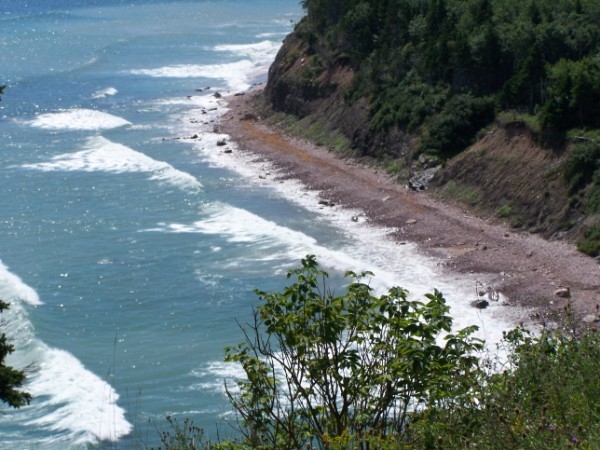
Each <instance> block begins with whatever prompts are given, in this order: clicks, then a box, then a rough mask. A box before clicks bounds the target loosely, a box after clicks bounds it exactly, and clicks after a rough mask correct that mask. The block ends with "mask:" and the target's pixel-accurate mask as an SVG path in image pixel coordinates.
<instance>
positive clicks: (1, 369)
mask: <svg viewBox="0 0 600 450" xmlns="http://www.w3.org/2000/svg"><path fill="white" fill-rule="evenodd" d="M0 92H1V91H0ZM9 306H10V305H9V304H8V303H6V302H4V301H2V300H0V313H2V312H3V311H4V310H6V309H8V307H9ZM14 350H15V348H14V346H13V345H12V344H10V342H9V340H8V337H7V336H6V333H2V334H1V335H0V400H2V401H3V402H5V403H8V404H9V405H10V406H12V407H13V408H19V407H21V406H23V405H26V404H27V405H28V404H29V402H30V400H31V394H29V393H27V392H23V391H22V390H20V388H21V386H23V383H24V382H25V372H24V371H22V370H16V369H14V368H13V367H11V366H8V365H6V357H7V356H8V355H10V354H11V353H12V352H14Z"/></svg>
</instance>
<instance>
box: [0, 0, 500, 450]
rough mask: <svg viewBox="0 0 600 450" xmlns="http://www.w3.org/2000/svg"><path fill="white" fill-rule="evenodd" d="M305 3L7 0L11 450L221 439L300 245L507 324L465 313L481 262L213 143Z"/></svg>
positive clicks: (1, 215)
mask: <svg viewBox="0 0 600 450" xmlns="http://www.w3.org/2000/svg"><path fill="white" fill-rule="evenodd" d="M301 15H302V10H301V8H300V6H299V5H298V2H297V0H289V1H288V0H237V1H193V2H192V1H188V2H182V1H175V0H172V1H166V0H165V1H150V0H147V1H143V0H127V1H125V0H123V1H118V0H112V1H110V0H94V1H91V0H85V1H84V0H80V1H74V0H60V1H58V0H37V1H24V0H8V1H7V0H3V1H2V3H1V4H0V47H1V51H0V68H1V70H0V82H1V83H3V84H6V85H7V88H6V91H5V93H4V96H3V99H2V102H1V103H0V133H1V141H0V142H1V144H0V187H1V189H2V191H1V192H2V194H1V195H0V262H1V263H0V298H4V299H6V300H8V301H10V302H11V304H12V306H11V309H10V311H9V312H8V313H7V314H6V317H5V320H7V324H6V330H7V333H8V334H9V335H10V336H11V337H12V338H14V343H15V346H16V347H17V352H16V353H15V354H14V355H13V357H11V360H10V363H12V364H14V365H16V366H18V367H24V366H25V365H27V364H32V368H31V372H30V375H29V378H30V382H29V384H28V386H27V389H28V390H29V391H30V392H31V393H32V394H33V395H34V400H33V402H32V404H31V406H28V407H24V408H21V409H20V410H17V411H9V410H8V408H4V409H5V410H6V411H3V413H5V414H4V415H3V416H2V421H1V422H0V448H2V449H4V448H7V449H27V448H32V449H33V448H36V449H38V448H44V449H70V448H73V449H75V448H77V449H78V448H88V447H89V446H91V447H94V448H96V447H98V448H124V449H129V448H145V447H144V446H151V445H156V444H157V441H156V429H157V428H159V429H160V428H162V427H164V425H165V424H164V420H163V419H164V416H165V415H166V414H172V415H175V416H178V417H181V418H183V417H191V418H192V419H193V420H194V422H195V423H196V424H198V425H200V426H202V427H204V428H205V429H206V432H207V434H208V435H210V436H212V437H213V438H214V437H215V436H216V434H217V428H219V433H220V435H221V436H228V435H230V434H231V433H232V431H231V429H230V428H229V427H228V426H227V425H225V426H223V425H218V424H222V423H223V422H224V421H226V420H227V419H228V418H229V419H230V418H231V414H230V410H229V407H228V403H227V401H226V399H225V396H224V390H223V383H224V380H226V379H231V377H233V376H236V375H239V370H238V369H237V367H236V366H233V365H228V364H225V363H223V362H222V361H223V347H225V346H226V345H233V344H236V343H237V342H239V341H240V340H241V333H240V331H239V330H238V327H237V324H236V320H239V321H242V322H243V321H244V320H245V318H247V317H249V316H250V313H251V307H252V305H253V304H255V301H256V298H255V295H254V294H253V290H254V289H255V288H260V289H262V290H274V289H279V288H281V287H282V286H283V285H284V284H285V277H284V274H285V272H286V271H287V270H288V269H290V268H292V267H294V266H295V265H296V264H297V263H298V261H299V259H300V258H302V257H303V256H304V255H306V254H308V253H311V254H316V255H317V257H318V258H319V260H320V261H321V262H322V263H323V264H324V266H325V269H326V270H328V271H330V272H331V273H332V274H333V275H334V276H333V282H334V283H336V280H337V282H339V281H340V276H339V275H336V274H340V273H343V271H345V270H346V269H353V270H360V269H370V270H372V271H373V272H375V273H376V275H377V276H378V277H377V279H376V281H374V283H375V284H376V286H377V287H378V288H380V289H384V288H387V287H390V286H391V285H401V286H404V287H407V288H408V289H410V290H411V292H414V293H415V294H416V295H419V294H420V293H422V292H425V291H430V290H432V289H433V288H434V287H435V288H438V289H440V290H442V291H443V292H444V293H445V294H446V296H447V297H448V298H449V300H450V301H451V302H453V312H454V315H455V316H457V317H458V318H459V322H460V323H461V325H467V324H471V323H477V324H479V325H482V324H483V325H484V328H485V333H487V334H485V333H484V335H485V336H488V335H490V336H493V335H494V333H495V332H496V331H497V330H499V329H501V328H502V326H503V324H504V322H502V321H501V320H500V319H498V318H495V319H494V320H489V321H487V322H485V323H483V322H484V319H485V318H484V317H481V316H473V315H469V314H471V313H470V312H469V311H470V310H469V309H468V306H465V305H467V304H468V301H469V296H470V295H472V292H473V289H474V286H475V275H474V276H473V277H471V278H469V277H467V278H465V277H458V276H451V275H444V274H442V273H441V272H440V270H439V269H438V268H437V266H436V264H435V261H432V260H430V259H428V258H425V257H422V256H419V255H418V254H416V253H415V251H414V247H413V246H412V245H403V246H399V245H394V244H392V243H391V242H390V241H388V240H387V238H386V234H387V232H388V231H389V230H379V229H372V228H369V227H368V226H367V224H365V223H363V222H361V221H359V222H354V221H352V220H350V217H351V216H352V215H353V214H355V213H356V212H344V211H341V210H340V209H338V208H333V209H331V208H327V209H319V207H318V203H317V201H316V198H315V195H316V194H315V193H313V192H310V191H307V190H305V189H304V188H303V187H302V186H300V185H297V184H294V183H293V182H286V183H279V182H278V181H276V180H274V179H273V176H272V174H271V175H269V174H270V173H271V172H272V169H271V168H270V167H269V166H268V164H267V163H257V162H253V158H252V157H251V156H245V155H241V154H240V153H239V152H237V151H236V148H235V145H234V144H229V147H230V148H233V150H234V151H233V153H231V154H226V153H224V152H223V148H222V147H219V146H217V145H216V142H217V140H219V139H221V138H223V137H224V136H221V135H218V134H215V133H214V132H213V129H214V125H215V123H216V122H217V121H218V120H219V116H220V115H221V114H222V113H223V112H224V111H225V110H226V108H227V104H226V102H225V101H224V100H222V99H221V100H218V99H217V98H215V96H214V95H213V94H214V93H215V92H221V93H230V94H231V93H236V92H240V91H244V90H246V89H248V88H250V87H251V85H252V84H253V83H255V82H260V81H264V80H265V78H266V70H267V67H268V65H269V63H270V62H271V61H272V60H273V58H274V57H275V54H276V52H277V49H278V48H279V46H280V44H281V41H282V39H283V38H284V37H285V35H286V34H287V33H289V32H290V30H291V29H292V27H293V25H294V24H295V23H296V22H297V21H298V20H299V19H300V17H301ZM194 134H198V135H199V136H200V138H199V139H190V137H191V136H192V135H194ZM258 174H266V177H265V179H263V178H259V177H258ZM485 314H488V315H493V314H494V310H493V309H492V310H491V311H488V312H486V313H485Z"/></svg>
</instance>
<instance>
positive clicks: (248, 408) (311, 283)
mask: <svg viewBox="0 0 600 450" xmlns="http://www.w3.org/2000/svg"><path fill="white" fill-rule="evenodd" d="M371 275H372V274H370V273H368V272H366V273H361V274H356V273H353V272H348V273H347V277H348V278H349V279H350V280H351V282H350V284H349V285H348V287H347V289H346V291H345V293H344V294H342V295H339V296H336V295H334V293H333V292H331V291H330V290H329V288H328V285H327V277H328V275H327V273H326V272H324V271H323V270H321V269H320V268H319V266H318V263H317V262H316V260H315V257H314V256H308V257H306V258H305V259H303V260H302V267H301V268H299V269H295V270H292V271H290V272H289V273H288V278H291V277H293V278H294V279H295V280H294V283H293V284H292V285H290V286H288V287H286V288H285V289H283V291H282V292H275V293H267V292H262V291H257V295H258V296H259V298H260V300H261V301H262V303H261V304H260V306H258V308H257V309H255V311H254V317H253V321H252V322H251V323H250V324H248V325H247V326H245V327H242V329H243V332H244V335H245V340H244V342H242V343H241V344H239V345H238V346H236V347H230V348H228V349H226V360H227V361H230V362H237V363H240V364H241V366H242V367H243V369H244V372H245V375H246V378H245V379H239V380H236V385H237V386H236V387H237V389H233V387H232V386H227V392H228V396H229V398H230V401H231V403H232V405H233V407H234V408H235V410H236V411H237V413H238V414H239V416H240V418H241V431H242V433H243V434H244V436H245V439H246V443H247V444H248V445H250V446H251V447H252V448H258V449H263V448H264V449H266V448H269V449H274V448H286V449H287V448H304V446H305V445H307V444H309V443H310V444H311V445H316V446H317V447H319V448H326V447H327V445H328V443H329V442H331V441H332V440H336V439H340V438H344V439H347V438H348V436H349V435H350V436H351V437H352V440H351V442H353V445H355V446H356V447H357V448H369V446H373V445H375V444H374V443H375V442H381V441H380V439H386V438H395V437H401V436H403V435H404V434H405V433H406V431H407V427H406V425H407V423H408V422H409V417H410V414H412V413H414V412H416V411H417V410H419V409H422V408H423V407H424V406H426V405H432V404H436V402H440V403H445V404H447V403H448V402H451V400H452V399H456V398H459V397H461V398H464V396H466V395H467V393H468V391H469V390H470V389H471V387H472V386H474V385H476V384H477V383H475V382H469V381H468V380H470V381H473V380H474V377H475V376H476V374H478V373H479V372H478V364H477V361H478V360H477V358H476V357H475V356H474V355H473V353H474V352H475V351H476V350H480V349H481V348H482V342H481V341H480V340H478V339H475V338H473V337H472V333H473V332H474V331H475V330H476V327H468V328H465V329H463V330H460V331H458V332H456V333H454V334H453V333H452V330H451V326H452V319H451V317H450V316H449V315H448V310H449V308H448V306H447V305H446V303H445V300H444V298H443V296H442V294H441V293H439V292H437V291H435V292H434V293H433V294H427V295H426V298H427V301H426V302H425V303H423V302H419V301H413V300H409V299H408V296H407V291H405V290H404V289H401V288H398V287H394V288H392V289H390V290H389V292H388V293H387V294H385V295H382V296H381V297H376V296H374V295H373V293H372V288H371V287H370V286H369V284H368V283H365V282H364V280H365V278H366V277H369V276H371ZM458 380H461V381H462V382H461V383H459V382H458ZM464 381H466V382H464ZM463 382H464V383H463ZM378 440H379V441H378Z"/></svg>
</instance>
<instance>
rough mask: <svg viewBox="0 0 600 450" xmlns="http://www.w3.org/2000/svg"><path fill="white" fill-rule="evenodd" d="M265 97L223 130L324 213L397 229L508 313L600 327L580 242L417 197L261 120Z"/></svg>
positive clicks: (233, 108)
mask: <svg viewBox="0 0 600 450" xmlns="http://www.w3.org/2000/svg"><path fill="white" fill-rule="evenodd" d="M261 92H262V91H261V90H253V91H250V92H247V93H246V94H245V95H236V96H233V97H230V98H228V102H229V104H228V108H229V111H228V112H227V113H226V114H225V115H224V116H223V117H222V118H221V121H220V124H219V131H220V132H223V133H226V134H228V135H229V136H230V137H231V139H232V140H233V141H235V142H236V143H237V147H238V150H237V151H243V152H248V153H251V154H253V155H256V158H257V159H261V160H267V161H270V162H271V163H272V164H273V168H274V169H275V172H276V174H277V175H276V176H278V177H279V178H281V179H286V178H290V179H297V180H300V181H301V182H302V183H303V184H304V185H305V186H306V187H307V188H308V189H311V190H316V191H318V192H319V195H320V198H321V200H322V201H321V203H322V205H323V207H327V206H328V205H332V204H335V205H341V206H343V207H348V208H352V209H357V210H360V211H362V212H364V215H365V218H366V220H368V221H369V222H370V223H371V224H373V225H374V226H385V227H388V228H392V229H394V230H395V231H394V232H393V233H392V237H393V239H395V240H397V241H398V242H412V243H415V244H417V245H418V246H419V248H420V250H421V251H422V252H424V253H425V254H427V255H430V256H433V257H435V258H437V259H439V263H438V264H439V265H440V266H443V267H444V269H445V270H448V271H456V272H460V273H478V274H483V275H485V276H486V278H487V280H488V283H489V284H490V285H492V286H493V288H494V289H495V290H496V291H498V292H501V293H502V294H503V295H504V296H506V298H507V300H508V301H507V306H506V307H511V306H523V307H526V308H527V311H531V308H533V309H534V310H535V311H536V313H535V317H534V319H537V320H545V318H546V317H549V316H553V315H555V313H556V312H560V311H562V310H564V308H565V307H566V306H567V304H571V305H572V306H573V307H574V312H575V314H576V316H577V317H578V318H579V319H583V320H585V321H586V322H588V323H590V324H592V325H596V326H597V325H598V321H596V320H595V319H594V317H595V318H596V319H598V309H597V305H599V304H600V264H599V261H598V260H597V259H593V258H591V257H589V256H585V255H583V254H581V253H579V252H578V251H577V250H576V248H575V246H574V245H573V244H572V243H569V242H563V241H549V240H546V239H543V238H542V237H540V236H538V235H535V234H531V233H528V232H522V231H518V230H514V229H510V228H509V227H508V226H506V225H503V224H499V223H497V221H493V220H488V219H486V218H483V217H477V216H476V215H475V214H474V213H472V212H470V211H468V210H465V209H463V208H462V207H459V206H456V205H453V204H449V203H448V202H444V201H442V200H440V199H439V198H437V197H436V196H435V195H432V194H430V193H429V192H428V191H425V192H418V191H413V190H410V189H409V188H408V187H407V186H406V185H404V184H400V183H398V182H397V181H396V180H395V179H394V178H393V177H392V176H390V175H389V174H387V173H385V172H384V171H383V170H381V169H378V168H376V167H374V166H370V165H367V164H363V163H361V162H359V161H357V160H355V159H352V158H342V157H339V155H337V154H335V153H333V152H330V151H329V150H328V149H326V148H323V147H319V146H316V145H314V144H313V143H311V142H308V141H306V140H301V139H297V138H294V137H292V136H289V135H286V134H285V133H283V132H282V131H280V130H277V129H275V128H274V127H272V126H269V125H268V124H267V123H266V122H265V121H263V120H261V118H260V117H259V115H258V114H257V113H256V108H255V106H254V102H255V100H256V96H259V95H261ZM527 319H529V318H528V317H524V318H523V320H527Z"/></svg>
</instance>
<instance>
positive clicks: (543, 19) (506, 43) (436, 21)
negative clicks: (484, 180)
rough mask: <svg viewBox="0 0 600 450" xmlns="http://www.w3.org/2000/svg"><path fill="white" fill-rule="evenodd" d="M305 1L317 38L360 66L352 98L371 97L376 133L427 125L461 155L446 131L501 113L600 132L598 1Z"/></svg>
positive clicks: (436, 140)
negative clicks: (447, 137)
mask: <svg viewBox="0 0 600 450" xmlns="http://www.w3.org/2000/svg"><path fill="white" fill-rule="evenodd" d="M302 5H303V7H304V8H305V9H306V12H307V17H306V20H305V22H304V24H303V25H304V26H306V27H307V29H308V30H309V31H308V33H309V34H311V35H312V38H311V39H312V41H313V42H316V41H318V44H319V45H321V46H325V47H327V48H328V49H329V52H330V53H329V54H330V55H331V57H332V58H333V59H337V60H340V59H343V60H345V61H348V62H349V63H350V64H352V65H353V66H354V68H355V69H356V71H357V74H358V76H357V77H355V83H354V87H353V90H354V92H353V95H354V96H355V98H356V97H358V96H365V95H367V96H369V97H370V98H371V99H372V102H371V105H372V110H371V113H372V127H373V128H374V129H375V130H385V129H387V128H389V127H392V126H395V125H398V126H400V127H402V128H405V127H408V128H409V131H410V128H413V129H414V128H417V127H420V126H422V125H423V124H425V125H426V127H428V129H427V130H425V144H424V145H425V146H426V147H427V146H431V147H432V149H433V150H438V151H441V152H448V151H450V152H452V149H451V148H450V147H444V145H445V144H444V139H440V137H442V136H443V134H444V132H445V131H447V130H448V129H449V128H452V127H455V128H457V129H458V131H459V132H460V133H462V134H463V135H464V134H465V133H466V134H469V133H470V134H473V133H474V132H475V131H476V130H477V129H479V128H481V126H482V122H485V121H486V120H487V121H488V122H489V121H490V120H491V119H492V118H493V116H494V112H495V111H499V110H516V111H519V112H525V113H529V114H536V115H537V116H538V118H539V120H540V123H541V124H542V126H543V128H545V129H553V130H559V131H562V130H565V129H569V128H574V127H582V128H584V127H592V128H597V127H600V3H599V2H597V1H594V0H546V1H540V0H525V1H520V0H519V1H517V0H343V1H342V0H304V1H303V2H302ZM315 37H316V39H315ZM456 111H458V112H459V114H458V116H459V117H458V119H456V118H455V119H453V120H451V119H450V118H449V116H450V115H451V113H452V114H455V113H456ZM454 122H458V123H454ZM460 133H454V134H456V135H459V134H460ZM428 137H429V139H428ZM455 147H456V145H455V146H454V148H455Z"/></svg>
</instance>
